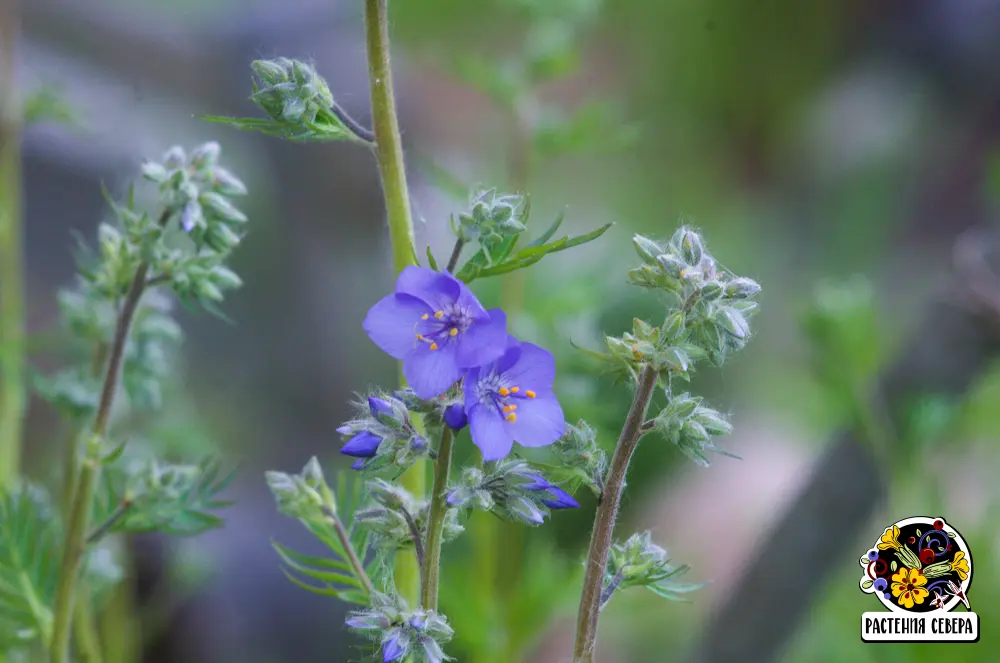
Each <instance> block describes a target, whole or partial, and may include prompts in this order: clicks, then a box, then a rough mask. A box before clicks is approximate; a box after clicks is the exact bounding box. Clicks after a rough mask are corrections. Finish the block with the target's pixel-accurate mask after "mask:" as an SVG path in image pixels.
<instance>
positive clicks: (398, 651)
mask: <svg viewBox="0 0 1000 663" xmlns="http://www.w3.org/2000/svg"><path fill="white" fill-rule="evenodd" d="M405 653H406V650H405V649H404V648H403V645H401V644H400V643H399V638H392V639H391V640H389V642H387V643H385V645H383V647H382V663H390V662H391V661H398V660H399V659H400V658H402V657H403V654H405Z"/></svg>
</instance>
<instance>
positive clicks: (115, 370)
mask: <svg viewBox="0 0 1000 663" xmlns="http://www.w3.org/2000/svg"><path fill="white" fill-rule="evenodd" d="M165 218H167V217H166V213H165V214H164V217H161V219H165ZM148 273H149V264H148V263H143V264H141V265H140V266H139V268H138V269H137V270H136V273H135V277H134V278H133V279H132V285H131V286H130V287H129V291H128V294H127V295H126V296H125V301H124V303H123V304H122V308H121V312H120V313H119V314H118V320H117V323H116V325H115V335H114V339H113V341H112V343H111V350H110V357H109V360H108V366H107V370H106V372H105V374H104V384H103V386H102V387H101V398H100V401H99V402H98V406H97V415H96V416H95V417H94V425H93V428H92V429H91V435H90V437H89V439H88V440H87V448H86V451H85V454H84V458H83V462H82V464H81V466H80V473H79V476H78V477H77V480H76V490H75V493H74V496H73V504H72V508H71V509H70V515H69V521H68V523H67V527H66V539H65V542H64V544H63V556H62V562H61V565H60V568H59V582H58V585H57V586H56V599H55V606H54V609H53V622H52V646H51V647H50V649H49V660H50V661H51V663H66V660H67V659H66V657H67V653H68V651H69V636H70V622H71V621H72V616H73V603H74V599H75V597H76V588H77V577H78V576H79V573H80V566H81V562H82V560H83V555H84V552H85V551H86V543H87V541H86V539H87V530H88V528H89V526H90V511H91V504H92V502H93V498H94V489H95V487H96V486H97V479H98V477H99V475H100V471H101V465H100V463H101V459H100V453H101V448H102V443H103V441H104V437H105V436H106V435H107V432H108V422H109V421H110V419H111V408H112V405H114V399H115V393H116V392H117V391H118V381H119V378H120V376H121V368H122V362H123V360H124V358H125V343H126V341H127V340H128V334H129V330H130V329H131V327H132V319H133V318H134V317H135V312H136V310H137V309H138V308H139V301H140V300H141V299H142V294H143V292H144V291H145V289H146V277H147V275H148Z"/></svg>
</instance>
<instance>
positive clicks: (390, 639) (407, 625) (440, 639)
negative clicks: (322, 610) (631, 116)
mask: <svg viewBox="0 0 1000 663" xmlns="http://www.w3.org/2000/svg"><path fill="white" fill-rule="evenodd" d="M347 626H348V627H350V628H351V629H353V630H355V631H357V632H358V633H361V634H362V635H364V636H366V637H368V638H370V639H371V640H374V641H375V642H377V643H378V645H379V650H380V651H381V654H382V657H381V658H382V661H383V663H391V662H392V661H403V660H406V659H407V657H409V660H411V661H413V662H414V663H442V662H443V661H447V660H450V659H449V657H448V656H446V655H445V653H444V649H443V648H442V645H444V644H445V643H447V642H448V641H449V640H451V638H452V636H454V631H453V630H452V628H451V626H449V625H448V620H447V619H446V618H445V616H444V615H441V614H438V613H437V612H435V611H433V610H408V609H407V607H406V606H405V605H404V604H403V602H402V600H401V599H399V598H398V597H392V596H388V595H385V594H381V593H377V592H376V593H374V594H372V597H371V605H370V606H369V608H368V609H366V610H360V611H357V612H353V613H351V615H350V616H349V617H348V619H347Z"/></svg>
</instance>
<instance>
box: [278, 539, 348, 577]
mask: <svg viewBox="0 0 1000 663" xmlns="http://www.w3.org/2000/svg"><path fill="white" fill-rule="evenodd" d="M271 546H272V547H273V548H274V549H275V551H277V553H278V556H279V557H280V558H281V561H282V562H284V563H285V565H286V566H288V567H289V568H291V569H293V570H295V571H297V572H299V573H301V574H302V575H304V576H308V577H310V578H312V579H313V580H319V581H320V582H325V583H330V584H334V583H335V584H338V585H346V586H348V587H360V586H361V583H360V582H359V581H358V580H357V578H355V577H354V571H353V570H352V569H351V567H350V566H349V565H347V564H340V565H341V566H343V567H344V569H346V571H347V573H346V574H345V573H344V572H343V570H341V569H336V568H335V569H332V570H330V567H331V565H330V562H332V561H334V560H325V559H323V558H322V557H310V556H309V555H302V554H300V553H297V552H295V551H294V550H292V549H291V548H287V547H285V546H283V545H281V544H280V543H277V542H272V543H271ZM320 567H324V568H326V569H328V570H323V568H320Z"/></svg>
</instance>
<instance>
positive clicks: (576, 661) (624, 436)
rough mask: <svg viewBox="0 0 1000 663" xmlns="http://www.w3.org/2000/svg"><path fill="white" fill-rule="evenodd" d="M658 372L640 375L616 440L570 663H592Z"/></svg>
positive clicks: (645, 371) (589, 556)
mask: <svg viewBox="0 0 1000 663" xmlns="http://www.w3.org/2000/svg"><path fill="white" fill-rule="evenodd" d="M656 380H657V371H656V370H655V369H654V368H653V367H651V366H648V365H647V366H646V367H645V368H643V369H642V372H641V373H640V374H639V385H638V387H637V388H636V392H635V398H634V399H633V400H632V407H631V408H630V409H629V412H628V417H627V418H626V419H625V425H624V426H623V427H622V432H621V435H620V436H619V437H618V445H617V446H616V447H615V453H614V456H613V457H612V459H611V467H610V468H609V469H608V476H607V479H606V480H605V482H604V494H603V495H602V496H601V501H600V504H598V506H597V516H596V517H595V519H594V530H593V533H592V534H591V538H590V551H589V552H588V554H587V570H586V575H585V576H584V579H583V594H582V596H581V597H580V612H579V614H578V615H577V622H576V644H575V646H574V648H573V663H593V662H594V647H595V645H596V644H597V619H598V617H599V615H600V609H601V595H602V593H603V591H604V575H605V572H606V570H607V568H608V556H609V554H610V552H611V544H612V542H613V535H614V530H615V519H616V518H617V517H618V508H619V506H621V500H622V491H623V490H624V489H625V475H626V473H627V472H628V465H629V461H630V460H631V459H632V454H633V453H634V452H635V449H636V447H637V446H638V445H639V438H640V437H642V423H643V421H644V420H645V418H646V410H647V409H648V408H649V402H650V401H651V400H652V398H653V390H654V388H655V387H656Z"/></svg>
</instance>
